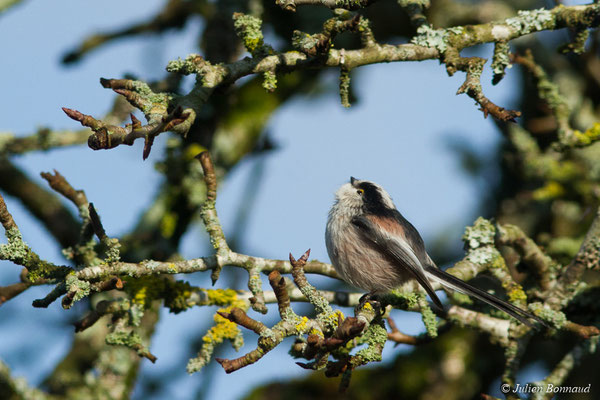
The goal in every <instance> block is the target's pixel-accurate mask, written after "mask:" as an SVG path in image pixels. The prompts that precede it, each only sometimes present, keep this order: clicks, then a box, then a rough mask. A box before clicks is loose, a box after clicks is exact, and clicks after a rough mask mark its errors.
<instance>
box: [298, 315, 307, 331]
mask: <svg viewBox="0 0 600 400" xmlns="http://www.w3.org/2000/svg"><path fill="white" fill-rule="evenodd" d="M307 323H308V318H307V317H302V319H301V320H300V322H299V323H297V324H296V326H295V328H296V331H297V332H298V333H303V332H304V331H305V330H306V328H307Z"/></svg>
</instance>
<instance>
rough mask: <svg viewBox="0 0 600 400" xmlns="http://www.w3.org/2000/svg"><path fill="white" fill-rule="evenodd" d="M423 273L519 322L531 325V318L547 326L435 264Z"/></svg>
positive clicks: (530, 314) (545, 324)
mask: <svg viewBox="0 0 600 400" xmlns="http://www.w3.org/2000/svg"><path fill="white" fill-rule="evenodd" d="M425 273H426V274H427V275H428V277H430V278H432V279H433V280H436V281H438V282H440V283H441V284H442V285H443V286H446V287H448V288H450V289H453V290H456V291H458V292H461V293H464V294H466V295H469V296H473V297H475V298H476V299H479V300H481V301H483V302H484V303H487V304H489V305H491V306H492V307H495V308H497V309H498V310H500V311H504V312H505V313H507V314H508V315H510V316H511V317H513V318H515V319H517V320H519V321H520V322H521V323H523V324H525V325H527V326H530V327H533V324H532V323H531V320H535V321H536V322H539V323H541V324H542V325H544V326H546V327H548V324H547V323H546V322H545V321H543V320H542V319H540V318H539V317H537V316H536V315H533V314H532V313H530V312H529V311H525V310H523V309H521V308H519V307H517V306H515V305H514V304H510V303H508V302H506V301H504V300H500V299H499V298H497V297H496V296H493V295H491V294H489V293H486V292H484V291H483V290H481V289H477V288H476V287H475V286H471V285H469V284H468V283H467V282H465V281H462V280H460V279H458V278H457V277H455V276H453V275H450V274H449V273H447V272H446V271H443V270H441V269H439V268H437V267H435V266H427V267H425Z"/></svg>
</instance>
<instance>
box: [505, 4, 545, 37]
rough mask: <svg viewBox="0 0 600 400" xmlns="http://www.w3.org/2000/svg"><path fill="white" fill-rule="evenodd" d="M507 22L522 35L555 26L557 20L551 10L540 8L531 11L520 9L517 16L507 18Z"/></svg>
mask: <svg viewBox="0 0 600 400" xmlns="http://www.w3.org/2000/svg"><path fill="white" fill-rule="evenodd" d="M506 24H507V25H509V26H511V27H512V28H514V29H515V30H517V31H519V32H520V33H521V34H522V35H526V34H528V33H531V32H535V31H541V30H543V29H552V28H554V24H555V20H554V17H553V15H552V12H551V11H548V10H545V9H543V8H540V9H538V10H529V11H523V10H519V12H518V13H517V16H516V17H513V18H508V19H507V20H506Z"/></svg>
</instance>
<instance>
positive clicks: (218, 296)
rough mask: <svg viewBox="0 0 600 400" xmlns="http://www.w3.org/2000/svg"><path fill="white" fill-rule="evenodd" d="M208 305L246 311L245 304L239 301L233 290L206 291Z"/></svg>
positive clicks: (241, 300)
mask: <svg viewBox="0 0 600 400" xmlns="http://www.w3.org/2000/svg"><path fill="white" fill-rule="evenodd" d="M206 295H207V297H208V304H210V305H215V306H233V307H238V308H241V309H243V310H246V309H248V305H247V303H246V302H245V301H244V300H243V299H240V298H239V297H238V295H237V292H236V291H235V290H233V289H206Z"/></svg>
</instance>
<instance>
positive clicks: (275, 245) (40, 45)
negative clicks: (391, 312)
mask: <svg viewBox="0 0 600 400" xmlns="http://www.w3.org/2000/svg"><path fill="white" fill-rule="evenodd" d="M162 3H163V2H162V1H159V0H145V1H141V0H136V1H115V0H110V1H103V2H79V1H74V0H65V1H61V2H44V1H39V0H38V1H35V0H30V1H24V2H23V4H21V5H19V6H17V7H15V8H14V9H12V10H10V11H9V12H7V13H5V14H3V15H1V16H0V37H1V38H2V40H1V41H0V53H1V54H3V62H2V64H1V65H0V72H1V73H0V84H1V87H2V92H3V102H2V107H1V110H2V111H1V114H0V131H9V132H13V133H15V134H18V135H29V134H31V133H32V132H34V131H35V130H36V129H37V128H39V127H42V126H44V127H49V128H56V129H59V128H67V129H78V128H79V126H78V125H77V124H76V123H75V122H74V121H71V120H70V119H68V118H67V117H66V116H65V115H64V114H63V112H62V111H61V109H60V107H62V106H67V107H70V108H76V109H78V110H80V111H81V112H84V113H87V114H92V115H95V116H101V115H103V114H104V113H105V112H106V111H107V110H108V108H109V107H110V104H111V101H112V98H113V96H114V94H113V93H112V92H111V91H109V90H106V89H103V88H102V87H101V86H100V85H99V83H98V79H99V78H100V77H107V78H113V77H114V78H119V77H122V76H123V74H125V73H128V72H130V73H134V74H136V75H137V76H139V77H140V78H141V79H145V80H151V79H155V78H159V77H161V76H162V75H163V72H164V66H165V65H166V63H167V61H169V60H171V59H175V58H177V57H182V58H183V57H185V56H186V55H187V54H189V53H191V52H197V49H196V48H195V42H196V38H197V35H198V32H199V31H200V28H201V22H200V21H198V20H195V21H193V22H192V23H190V24H188V26H186V28H185V29H184V30H183V31H181V32H171V33H169V34H167V35H164V36H162V37H156V36H148V37H143V38H136V39H131V40H129V39H128V40H122V41H119V42H118V43H113V44H110V45H108V46H104V47H102V48H101V49H99V50H97V51H95V52H93V53H92V54H90V55H89V56H88V57H85V58H84V59H83V61H82V62H80V63H79V64H76V65H75V66H72V67H66V68H65V67H63V66H62V65H60V63H59V60H60V57H61V55H63V54H64V53H65V52H66V51H68V50H70V49H71V48H72V47H73V46H75V45H76V44H78V43H79V41H80V40H81V38H82V37H83V36H84V35H88V34H91V33H94V32H96V31H98V30H110V29H113V28H118V27H122V26H124V25H127V24H128V23H130V22H132V21H140V20H143V19H145V18H147V17H149V16H151V15H153V14H154V13H155V12H156V11H157V10H158V9H159V8H160V7H161V5H162ZM480 51H481V54H482V56H484V57H488V58H489V57H490V56H491V48H489V47H483V48H481V49H480ZM356 72H358V74H355V76H354V79H353V84H354V85H356V88H357V93H358V95H359V97H360V103H359V104H358V105H356V106H354V107H352V108H351V109H350V110H346V109H344V108H342V107H341V105H340V103H339V98H338V96H336V95H335V94H331V95H327V96H324V97H322V98H320V99H318V100H314V99H313V100H310V101H307V100H306V99H303V98H297V99H295V100H294V101H292V102H290V103H288V104H287V105H286V106H285V107H282V108H281V109H280V110H278V111H277V113H276V114H275V115H274V117H273V118H272V120H271V122H270V124H269V131H270V132H271V134H272V137H273V138H274V139H275V141H276V142H277V144H278V145H279V147H278V149H277V150H276V151H273V152H271V153H269V154H268V155H267V156H266V157H265V159H264V160H263V161H260V160H258V159H256V158H250V159H246V160H243V161H242V162H241V163H240V165H239V166H238V167H236V168H235V169H234V170H233V172H232V173H231V175H230V176H229V177H228V179H227V180H226V181H225V182H224V183H223V185H222V186H221V188H220V192H219V199H218V204H217V207H218V211H219V213H220V215H221V219H222V222H223V224H224V227H225V230H226V233H227V232H232V230H233V223H234V218H235V215H236V212H237V209H238V206H239V205H240V203H241V202H242V201H243V199H242V198H240V197H241V195H242V189H243V188H244V186H245V181H246V180H247V178H248V176H249V175H250V173H251V170H252V169H253V168H254V167H255V166H256V163H257V162H264V163H265V164H264V167H265V175H264V180H263V181H262V182H261V183H260V188H259V192H258V197H257V199H256V206H255V208H254V209H253V210H252V213H251V216H250V218H249V220H248V226H247V228H246V232H245V233H246V234H245V236H244V237H243V240H242V241H241V250H242V251H244V252H247V253H250V254H253V255H260V256H264V257H272V258H285V257H286V255H287V254H288V252H290V251H292V252H293V253H294V254H301V253H302V252H303V251H304V250H306V249H307V248H309V247H310V248H311V249H312V257H314V258H318V259H321V260H327V253H326V250H325V244H324V240H323V234H324V228H325V219H326V215H327V211H328V209H329V207H330V205H331V203H332V200H333V192H334V191H335V189H336V188H337V187H338V186H339V185H341V184H342V183H344V182H345V181H347V180H348V179H349V177H350V176H351V175H352V176H355V177H357V178H361V179H369V180H373V181H376V182H378V183H380V184H382V185H383V186H384V187H385V188H386V189H387V190H388V192H389V193H390V194H391V195H392V197H393V198H394V200H395V202H396V205H397V206H398V208H399V209H400V210H401V211H402V212H403V214H404V215H405V216H406V217H407V218H408V219H409V220H411V221H412V222H413V224H414V225H415V226H416V227H417V228H418V229H419V230H420V231H421V233H422V234H423V236H424V238H425V240H426V242H428V241H430V242H431V241H434V240H437V239H439V237H440V236H441V235H443V236H444V237H445V239H446V241H447V242H449V243H450V244H451V245H452V246H455V247H459V246H461V243H460V236H461V234H462V231H463V228H464V226H465V225H468V224H470V223H471V222H472V221H473V220H474V218H475V217H476V216H477V215H476V214H474V211H473V210H474V209H476V207H477V205H478V204H479V202H480V196H481V191H482V190H485V187H486V182H484V181H481V180H473V179H472V178H470V177H468V176H467V175H465V174H464V172H462V170H461V167H460V162H459V159H458V157H457V154H456V153H455V152H454V151H453V150H452V149H451V148H450V146H449V143H450V141H459V142H466V143H468V144H469V145H470V146H472V147H473V148H475V149H476V150H477V152H478V153H479V154H480V155H482V156H484V157H486V158H487V159H490V162H491V163H492V162H493V159H492V157H493V154H494V148H495V146H496V145H497V143H498V141H499V140H500V138H499V136H498V134H497V132H496V130H495V129H494V126H493V123H492V121H490V120H485V119H484V118H483V116H482V114H481V112H480V111H478V110H477V107H476V106H475V105H474V104H473V101H472V100H471V99H469V98H468V97H467V96H465V95H461V96H456V95H455V93H456V90H457V89H458V87H459V86H460V84H461V83H462V80H463V79H464V76H463V75H462V74H460V73H459V74H457V75H456V76H455V77H452V78H449V77H448V76H447V75H446V72H445V70H444V68H443V66H440V65H439V64H438V63H437V62H433V61H432V62H422V63H410V64H409V63H403V64H386V65H377V66H369V67H363V68H361V69H360V70H358V71H356ZM329 79H330V82H331V84H332V85H334V84H335V82H337V71H332V74H331V75H330V77H329ZM490 79H491V77H490V76H489V74H488V75H486V76H484V80H483V83H484V89H485V91H486V94H487V95H488V97H490V98H491V99H493V100H494V101H496V102H497V103H498V104H500V105H503V106H510V105H511V102H512V101H513V99H511V97H510V90H511V88H512V87H514V86H513V85H515V84H517V78H516V73H514V72H511V71H510V70H509V72H508V76H507V77H506V78H505V80H504V81H503V82H502V83H501V84H500V85H499V86H498V87H493V86H491V85H490V84H489V82H490ZM168 135H169V134H166V133H165V134H162V135H161V136H160V137H159V138H158V139H157V143H156V146H155V149H154V150H153V152H152V155H151V156H150V158H149V159H148V160H147V161H145V162H142V159H141V146H140V145H139V144H138V145H136V146H134V147H125V146H122V147H119V148H117V149H114V150H110V151H97V152H93V151H92V150H90V149H88V148H87V147H83V146H82V147H79V148H75V149H66V150H59V151H52V152H49V153H32V154H28V155H26V156H22V157H19V158H18V159H17V163H18V164H19V165H20V166H21V167H23V168H24V169H25V170H26V171H28V172H29V174H30V175H31V176H34V177H36V179H37V180H38V181H40V182H41V179H39V172H41V171H50V170H52V169H57V170H58V171H60V172H61V173H62V174H63V175H64V176H66V177H67V178H68V180H69V181H70V182H71V183H72V184H73V186H74V187H76V188H81V189H84V190H85V191H86V193H87V196H88V198H89V199H90V200H92V201H93V202H94V204H95V205H96V208H97V209H98V211H99V213H100V215H101V216H102V219H103V223H104V225H105V227H106V229H107V231H108V232H109V234H111V235H118V234H120V233H123V232H126V231H127V230H128V229H129V228H130V227H131V226H132V224H133V223H134V221H135V220H136V219H137V217H138V216H139V213H140V212H141V211H142V210H143V209H144V208H145V206H146V205H147V204H148V203H149V202H150V200H151V198H152V195H153V193H154V192H155V190H156V188H157V184H158V183H159V181H160V177H159V175H158V174H157V173H156V172H155V171H154V169H153V163H154V162H155V161H157V160H159V159H160V154H161V150H160V148H161V145H163V144H164V141H165V140H166V139H167V136H168ZM114 176H122V179H120V180H119V181H117V182H115V181H114V178H113V177H114ZM6 200H7V203H8V206H9V209H10V210H11V211H12V212H13V215H14V217H15V219H16V221H17V223H18V224H19V226H20V227H21V229H22V232H23V234H24V237H25V239H26V241H27V242H28V243H30V244H31V246H32V247H33V248H34V249H35V250H36V251H37V252H38V253H39V254H40V255H41V256H42V257H45V258H47V259H49V260H51V261H55V262H62V259H61V256H60V249H58V248H57V247H56V245H55V244H54V243H53V242H52V240H51V239H50V238H49V236H48V235H47V233H46V232H45V231H43V230H42V229H41V228H40V227H39V226H38V225H37V223H36V221H34V220H33V219H32V218H31V217H30V216H29V215H28V214H27V213H26V212H25V211H24V210H23V208H22V207H21V206H20V205H19V204H18V203H17V202H16V201H14V200H13V199H11V198H7V199H6ZM291 226H293V227H294V228H293V229H290V227H291ZM204 243H206V237H205V235H204V234H203V228H202V226H197V227H195V228H194V229H192V230H191V231H190V233H189V234H188V235H187V236H186V237H185V240H184V244H183V248H182V253H183V254H184V255H185V256H186V257H197V256H201V255H205V254H206V253H204V251H205V250H204V249H206V247H205V246H204ZM198 249H203V250H202V251H199V250H198ZM19 270H20V268H18V267H16V266H14V265H12V264H9V263H6V262H1V263H0V284H1V285H6V284H10V283H13V282H15V281H16V280H17V276H18V272H19ZM186 278H187V277H186ZM309 279H311V280H312V281H313V282H317V284H319V283H323V284H325V283H326V282H325V281H324V280H323V279H314V278H310V277H309ZM265 284H266V283H265ZM267 286H268V285H267ZM240 288H245V284H244V283H243V282H242V284H241V286H240ZM49 290H50V287H43V288H35V289H33V290H29V291H28V292H26V293H25V294H23V295H21V296H19V297H18V298H16V299H14V300H13V301H10V302H9V303H7V304H5V305H3V306H2V307H1V308H0V321H2V322H0V337H2V338H3V340H2V341H1V342H0V358H1V359H3V360H4V361H6V362H8V364H9V365H10V366H11V367H12V369H13V372H14V373H15V374H16V375H20V376H24V377H26V378H27V380H28V381H29V382H31V383H33V384H38V383H40V381H41V379H43V377H44V376H45V375H46V374H47V373H48V372H50V371H51V370H52V368H53V366H54V365H55V363H56V362H57V361H58V360H60V359H61V358H62V356H63V355H64V353H65V351H66V350H67V348H68V346H69V344H70V340H71V336H72V333H71V332H72V327H71V326H69V325H67V322H68V321H72V320H74V319H75V318H76V317H77V315H76V313H75V311H73V310H70V311H65V310H62V309H61V308H60V305H59V303H60V302H56V303H55V304H53V305H52V306H51V307H50V309H48V310H39V309H34V308H32V307H31V301H32V300H33V299H35V298H39V297H43V296H44V295H45V294H46V293H47V292H48V291H49ZM213 311H214V310H201V309H197V310H191V311H188V312H186V313H183V314H179V315H177V316H174V315H168V314H166V313H165V314H164V316H163V318H162V320H161V322H160V324H159V326H158V330H157V335H156V336H155V338H154V341H153V343H152V345H151V350H152V352H153V353H154V354H155V355H156V356H157V357H158V362H157V364H155V365H152V364H150V363H149V362H147V361H143V373H144V374H148V375H149V376H158V375H160V374H161V373H162V371H164V368H178V369H179V370H180V371H181V376H182V377H181V379H180V380H179V381H177V382H176V384H173V385H171V387H170V389H169V390H170V393H168V394H169V395H170V397H171V398H172V399H185V398H187V397H188V396H189V394H190V393H193V392H194V388H196V387H197V386H198V384H199V383H200V382H201V376H200V375H199V374H195V375H192V376H187V375H186V374H185V363H186V362H187V358H190V357H192V356H194V354H193V353H189V350H188V348H187V347H186V346H180V347H178V346H177V343H182V344H183V343H187V342H188V341H189V340H190V339H192V338H194V337H198V336H200V335H202V334H203V333H204V332H202V331H198V330H195V329H190V327H191V326H194V325H196V324H197V325H198V326H199V327H200V326H203V325H204V324H203V323H202V321H205V320H206V319H207V318H210V317H211V315H212V312H213ZM270 314H272V313H270ZM261 318H262V317H261ZM396 320H397V322H398V324H399V325H400V326H401V327H402V329H403V330H405V331H407V332H409V333H415V332H419V331H420V330H421V323H420V321H419V318H418V316H416V315H410V314H408V313H401V312H397V315H396ZM57 321H58V323H57ZM25 331H26V332H27V335H26V337H27V340H26V341H24V340H22V339H23V337H24V336H23V332H25ZM245 338H246V343H247V346H246V347H245V348H244V349H243V350H242V351H247V350H249V349H251V348H252V347H254V346H255V344H256V336H255V335H253V334H252V333H246V335H245ZM287 350H288V348H285V346H280V348H278V349H277V350H276V351H274V352H273V353H272V354H269V355H267V356H266V357H265V359H264V360H262V361H261V362H260V364H259V365H254V366H250V367H248V368H245V369H243V370H241V371H238V372H236V373H235V374H234V375H233V376H227V375H226V374H225V373H224V372H223V371H222V370H220V368H219V369H218V370H216V371H215V373H214V376H213V378H212V379H213V382H212V383H213V386H212V389H211V392H210V398H213V396H215V398H216V396H218V398H222V399H229V398H238V397H239V396H241V395H243V394H244V393H245V392H246V390H247V389H248V386H246V384H245V383H247V384H248V385H250V384H251V383H264V382H266V381H271V380H282V379H287V378H289V377H297V376H301V375H302V374H303V373H304V371H303V370H301V369H300V368H299V367H297V366H296V365H295V364H294V362H293V360H292V359H291V358H290V357H289V356H288V355H287ZM396 351H403V350H402V349H401V348H396V349H391V348H386V354H387V358H388V359H390V358H391V356H393V353H394V352H396ZM223 356H225V357H236V356H239V355H236V354H235V353H234V352H233V350H230V349H229V348H226V349H225V351H224V354H223ZM31 365H35V368H31ZM232 380H235V382H236V384H235V385H232V384H230V383H229V382H232ZM163 395H164V393H163Z"/></svg>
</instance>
